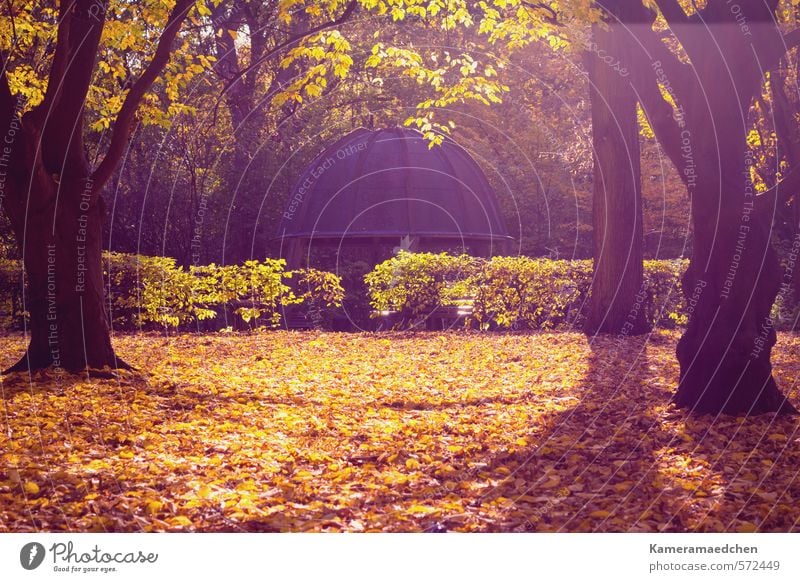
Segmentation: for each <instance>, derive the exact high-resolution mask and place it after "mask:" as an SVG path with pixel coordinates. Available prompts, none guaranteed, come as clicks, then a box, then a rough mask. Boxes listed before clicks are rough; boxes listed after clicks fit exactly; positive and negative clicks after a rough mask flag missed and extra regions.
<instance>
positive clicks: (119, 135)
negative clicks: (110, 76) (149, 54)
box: [92, 0, 194, 198]
mask: <svg viewBox="0 0 800 582" xmlns="http://www.w3.org/2000/svg"><path fill="white" fill-rule="evenodd" d="M193 5H194V0H178V2H176V4H175V7H174V8H173V9H172V12H171V13H170V15H169V18H168V19H167V24H166V26H165V27H164V32H162V33H161V38H159V39H158V45H157V47H156V51H155V54H154V55H153V59H152V60H151V61H150V64H149V65H147V68H146V69H145V70H144V72H143V73H142V75H141V76H140V77H139V79H138V80H137V81H136V82H135V83H134V84H133V86H132V87H131V89H130V91H128V95H127V96H126V97H125V102H124V103H123V104H122V108H121V109H120V111H119V114H117V119H116V120H115V122H114V129H113V131H112V134H111V142H110V143H109V146H108V150H107V151H106V155H105V157H104V158H103V161H102V162H101V163H100V165H99V166H98V167H97V169H96V170H95V172H94V174H93V175H92V181H93V183H94V184H93V191H92V195H93V197H94V198H96V197H97V196H99V195H100V191H101V190H102V189H103V186H104V185H105V184H106V182H108V180H109V179H110V178H111V176H112V175H113V173H114V171H115V170H116V167H117V164H118V163H119V160H120V159H121V158H122V155H123V154H124V153H125V147H126V145H127V143H128V139H129V138H130V134H131V130H132V129H133V126H134V122H135V120H136V111H137V110H138V108H139V105H140V104H141V102H142V99H143V98H144V96H145V94H146V93H147V91H148V90H149V89H150V87H151V86H152V85H153V83H154V82H155V81H156V79H157V78H158V76H159V75H160V74H161V72H162V71H163V70H164V67H166V66H167V63H168V62H169V58H170V54H171V53H172V43H173V41H174V40H175V37H176V36H177V35H178V32H179V31H180V28H181V24H182V23H183V21H184V20H185V19H186V16H187V15H188V13H189V10H190V9H191V8H192V6H193Z"/></svg>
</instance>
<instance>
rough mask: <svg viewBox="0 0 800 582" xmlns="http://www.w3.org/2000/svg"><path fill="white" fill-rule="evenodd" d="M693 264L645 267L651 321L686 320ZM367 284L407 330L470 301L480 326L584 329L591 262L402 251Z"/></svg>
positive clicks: (645, 303) (645, 305)
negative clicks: (683, 281)
mask: <svg viewBox="0 0 800 582" xmlns="http://www.w3.org/2000/svg"><path fill="white" fill-rule="evenodd" d="M687 264H688V262H687V261H682V260H674V261H646V262H645V265H644V268H645V276H644V285H643V290H642V294H641V298H642V305H641V309H643V310H644V313H645V315H646V317H647V319H648V321H649V322H650V323H651V324H654V325H658V326H660V327H675V326H676V325H682V324H684V323H685V320H686V314H685V303H684V299H683V294H682V293H681V290H680V285H679V283H680V277H681V275H682V273H683V271H684V269H685V268H686V266H687ZM365 281H366V282H367V285H368V287H369V294H370V299H371V304H372V306H373V308H374V309H375V310H376V311H378V312H380V311H391V312H398V313H399V314H400V316H401V325H406V326H408V325H413V324H414V322H415V321H416V319H415V318H418V317H419V316H421V315H425V314H427V313H430V312H431V311H432V310H433V309H435V308H436V307H437V306H442V305H445V306H446V305H455V304H456V300H457V299H458V298H464V297H469V298H471V302H472V315H471V316H470V317H469V318H467V320H466V324H467V325H470V324H474V325H476V326H478V327H479V328H480V329H484V330H485V329H582V327H583V324H584V321H585V315H586V309H587V307H588V299H589V293H590V290H591V283H592V262H591V261H552V260H548V259H531V258H528V257H494V258H493V259H491V260H488V261H486V260H481V259H474V258H471V257H464V256H460V257H459V256H451V255H447V254H439V255H432V254H427V253H421V254H416V255H414V254H410V253H401V254H400V255H398V256H397V257H395V258H393V259H390V260H388V261H385V262H384V263H381V264H380V265H378V266H376V267H375V269H374V270H373V271H372V272H371V273H369V274H368V275H367V276H366V277H365Z"/></svg>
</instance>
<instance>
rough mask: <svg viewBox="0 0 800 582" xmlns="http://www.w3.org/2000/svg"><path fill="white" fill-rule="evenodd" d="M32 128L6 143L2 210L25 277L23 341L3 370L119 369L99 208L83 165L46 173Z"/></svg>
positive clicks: (125, 365)
mask: <svg viewBox="0 0 800 582" xmlns="http://www.w3.org/2000/svg"><path fill="white" fill-rule="evenodd" d="M39 140H40V134H39V132H37V131H36V127H35V124H34V123H30V124H26V125H25V129H24V130H23V131H22V132H21V133H20V134H18V135H16V136H15V139H14V146H15V147H14V148H13V150H12V151H13V158H12V163H11V164H10V167H11V168H14V170H13V171H12V173H11V175H10V176H9V182H8V187H9V197H8V203H7V211H8V214H9V217H10V219H11V226H12V229H13V231H14V235H15V237H16V239H17V241H19V242H20V243H21V244H20V246H21V250H22V253H21V254H22V260H23V264H24V266H25V272H26V276H27V282H28V285H27V288H28V298H27V304H26V308H27V310H28V313H29V321H30V327H29V332H30V342H29V345H28V349H27V351H26V353H25V355H24V356H23V357H22V359H21V360H20V361H19V362H17V363H16V364H15V365H14V366H12V367H11V368H9V369H8V370H6V372H13V371H23V370H28V371H32V370H35V369H40V368H46V367H49V366H53V367H55V368H63V369H65V370H67V371H70V372H76V371H79V370H83V369H85V368H103V367H106V366H108V367H111V368H126V367H128V366H127V364H125V363H124V362H123V361H122V360H120V359H118V358H117V357H116V356H115V354H114V350H113V348H112V347H111V338H110V334H109V330H108V320H107V316H106V311H105V305H104V300H103V297H104V282H103V270H102V262H101V260H102V259H101V252H102V225H103V218H104V212H103V203H102V198H95V197H92V195H91V192H92V181H91V178H89V175H88V168H87V167H86V166H85V165H84V166H83V167H82V168H81V169H80V171H75V170H76V169H75V168H73V169H72V170H71V171H70V172H65V173H64V174H63V175H62V176H60V177H59V176H58V175H56V174H50V173H49V172H48V171H47V169H46V168H45V166H44V163H43V161H42V158H41V156H37V153H36V144H37V142H38V141H39Z"/></svg>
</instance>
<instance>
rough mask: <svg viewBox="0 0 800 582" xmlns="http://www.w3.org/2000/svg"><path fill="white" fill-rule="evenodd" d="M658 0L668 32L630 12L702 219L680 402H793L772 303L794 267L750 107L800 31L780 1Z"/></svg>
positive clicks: (783, 407)
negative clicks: (781, 18)
mask: <svg viewBox="0 0 800 582" xmlns="http://www.w3.org/2000/svg"><path fill="white" fill-rule="evenodd" d="M647 4H655V5H657V8H658V13H660V15H661V16H662V17H663V19H664V21H665V23H666V25H667V26H668V34H662V33H659V32H656V28H657V27H658V22H657V21H656V16H657V13H656V12H655V11H649V10H646V9H644V8H642V10H641V11H639V12H638V13H637V14H629V15H626V17H625V19H624V20H623V22H622V24H623V25H624V29H625V30H627V31H628V44H629V46H630V47H631V50H633V51H636V54H635V56H634V57H633V58H632V59H631V60H630V67H631V69H632V70H633V71H634V74H633V81H634V87H635V90H636V91H637V93H638V95H639V99H640V100H641V103H642V106H643V108H644V110H645V112H646V115H647V119H648V121H649V123H650V125H651V127H652V129H653V130H654V132H655V135H656V136H657V138H658V140H659V142H660V144H661V146H662V148H663V149H664V151H665V153H666V155H667V156H668V157H669V158H670V159H671V161H672V162H673V164H674V165H675V166H676V168H677V169H678V171H679V173H680V175H681V177H682V179H683V182H684V184H685V186H686V189H687V192H688V194H689V198H690V200H691V214H692V221H693V227H694V235H693V247H692V257H691V263H690V266H689V269H688V271H687V273H686V275H685V277H684V280H683V291H684V294H685V296H686V299H687V302H688V305H689V306H690V311H691V317H690V320H689V324H688V328H687V329H686V331H685V333H684V334H683V336H682V337H681V340H680V342H679V344H678V350H677V355H678V360H679V362H680V367H681V373H680V385H679V387H678V391H677V394H676V396H675V400H676V403H677V404H678V405H679V406H682V407H686V408H689V409H691V410H693V411H696V412H700V413H719V412H725V413H732V414H757V413H763V412H770V411H777V412H793V411H794V409H793V408H792V406H791V405H790V404H789V403H788V401H787V400H786V399H785V397H784V396H783V395H782V394H781V393H780V391H779V390H778V387H777V385H776V383H775V380H774V378H773V376H772V366H771V363H770V354H771V350H772V347H773V345H774V344H775V341H776V333H775V329H774V326H773V322H772V320H771V319H770V311H771V309H772V306H773V303H774V301H775V298H776V295H777V293H778V292H779V290H780V288H781V283H782V279H783V276H784V274H783V273H782V271H781V268H780V264H779V261H778V258H777V255H776V252H775V251H774V249H773V248H772V244H771V240H770V239H771V236H770V235H771V230H772V220H773V216H774V209H775V201H776V196H775V192H772V193H770V194H767V195H765V196H757V191H756V188H755V187H754V184H753V178H752V172H751V170H752V166H753V154H752V151H751V148H750V146H749V144H748V133H749V129H750V128H749V123H748V113H749V111H750V109H751V106H752V105H753V102H754V99H755V98H756V97H757V95H759V94H760V92H761V90H762V87H763V83H764V76H765V73H767V72H768V71H770V70H772V69H773V68H774V67H775V66H776V65H777V64H778V63H779V61H780V59H781V58H782V56H783V55H784V54H785V53H786V51H787V50H788V49H789V48H790V47H792V46H794V45H796V44H797V41H798V32H797V31H794V32H789V33H788V34H784V33H783V32H782V31H781V30H780V27H779V26H778V25H777V24H776V10H777V8H778V0H766V1H764V2H748V3H740V4H731V3H730V2H726V1H724V0H708V1H707V2H706V3H705V5H704V6H703V7H702V8H701V9H699V10H696V11H693V12H690V11H688V10H685V9H684V8H683V7H682V6H681V4H680V3H679V2H678V1H677V0H658V1H656V2H654V3H647ZM654 24H655V27H654ZM622 58H623V59H624V57H622ZM791 183H792V182H791V179H790V178H788V177H787V182H786V183H785V184H783V185H782V186H779V187H778V188H777V190H780V189H781V188H783V189H785V188H787V187H791Z"/></svg>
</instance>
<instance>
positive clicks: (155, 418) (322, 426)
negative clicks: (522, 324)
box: [0, 332, 800, 531]
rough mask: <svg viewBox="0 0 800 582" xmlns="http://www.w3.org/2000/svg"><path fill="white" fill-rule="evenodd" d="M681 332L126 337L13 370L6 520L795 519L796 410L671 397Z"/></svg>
mask: <svg viewBox="0 0 800 582" xmlns="http://www.w3.org/2000/svg"><path fill="white" fill-rule="evenodd" d="M676 337H677V336H676V335H675V334H672V333H669V334H667V333H658V334H655V335H654V336H653V337H651V338H650V340H649V341H644V340H641V339H625V340H624V341H622V342H618V341H617V340H614V339H600V340H595V341H594V342H593V344H592V345H591V346H590V345H589V344H588V342H587V340H586V338H585V337H584V336H582V335H580V334H568V333H542V334H529V335H490V336H487V335H478V334H434V333H426V334H395V335H380V334H378V335H368V334H363V335H345V334H340V335H337V334H326V333H304V334H298V333H284V332H275V333H266V334H254V335H238V334H217V335H213V336H190V335H183V336H177V337H160V336H154V335H139V336H124V337H120V338H118V339H117V347H118V349H119V351H120V353H121V354H122V355H123V356H124V357H125V358H127V359H128V360H129V361H130V362H132V363H133V364H134V365H136V366H137V367H139V368H140V369H141V370H146V371H148V372H146V373H145V372H141V373H120V374H119V377H118V378H116V379H88V378H87V379H81V378H74V377H68V376H59V375H58V374H57V373H56V372H55V371H48V372H46V373H40V374H38V375H37V376H36V377H35V378H34V381H33V383H29V382H28V378H27V376H11V377H7V378H5V379H4V380H3V382H2V385H1V386H2V394H1V395H0V396H1V397H2V398H1V399H0V406H2V412H0V424H2V429H3V430H2V434H0V531H34V530H46V531H50V530H72V531H104V530H108V531H140V530H144V531H153V530H155V531H177V530H202V531H275V530H278V531H287V530H291V531H345V530H346V531H418V530H432V531H444V530H457V531H526V530H536V531H557V530H560V531H754V530H758V531H790V530H796V529H797V528H798V518H799V517H800V509H798V503H797V502H798V500H800V482H799V481H798V479H797V466H798V463H800V452H798V436H797V432H796V431H797V421H796V420H794V419H786V418H773V417H770V416H763V417H757V418H750V419H736V418H730V417H722V418H719V419H717V420H714V419H712V418H710V417H702V418H698V417H690V416H687V415H685V414H684V413H682V412H677V411H675V410H673V409H672V408H671V407H670V406H669V405H668V400H669V397H670V395H671V393H672V391H673V389H674V387H675V383H676V380H677V364H676V363H675V362H674V357H673V353H674V343H675V340H676ZM0 342H1V343H2V347H3V351H2V353H4V354H6V361H5V362H3V363H4V364H10V363H11V360H10V359H9V358H10V356H11V355H13V354H16V353H19V352H21V351H22V349H23V341H22V338H21V337H19V336H14V337H5V338H2V339H0ZM798 352H800V340H798V339H797V338H796V337H793V336H782V338H781V341H780V343H779V346H778V349H777V356H776V374H777V376H778V380H779V381H780V382H781V384H782V386H783V387H784V388H788V389H789V390H788V392H789V394H790V395H791V396H792V397H793V398H795V399H796V397H797V388H796V386H791V384H792V383H793V382H794V380H795V379H796V378H797V377H798V365H797V362H798V357H797V356H798Z"/></svg>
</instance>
